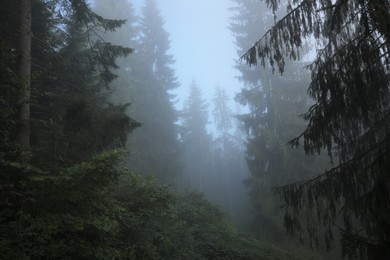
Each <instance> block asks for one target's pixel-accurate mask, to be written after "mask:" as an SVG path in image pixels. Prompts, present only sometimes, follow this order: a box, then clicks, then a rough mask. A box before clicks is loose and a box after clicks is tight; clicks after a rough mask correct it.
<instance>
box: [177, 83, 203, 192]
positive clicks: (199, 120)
mask: <svg viewBox="0 0 390 260" xmlns="http://www.w3.org/2000/svg"><path fill="white" fill-rule="evenodd" d="M207 108H208V105H207V103H206V101H205V100H204V99H203V97H202V92H201V89H200V88H199V87H198V86H197V83H196V82H195V80H193V81H192V83H191V85H190V92H189V95H188V98H187V100H186V102H185V103H184V109H183V112H182V116H181V125H182V130H181V133H180V134H181V139H182V144H183V155H182V158H183V166H184V170H183V175H184V176H183V178H184V179H185V181H184V186H189V187H190V188H192V189H196V190H198V191H203V185H204V184H203V182H204V181H205V176H207V174H209V173H210V171H211V165H210V160H211V136H210V135H209V133H208V131H207V124H208V110H207Z"/></svg>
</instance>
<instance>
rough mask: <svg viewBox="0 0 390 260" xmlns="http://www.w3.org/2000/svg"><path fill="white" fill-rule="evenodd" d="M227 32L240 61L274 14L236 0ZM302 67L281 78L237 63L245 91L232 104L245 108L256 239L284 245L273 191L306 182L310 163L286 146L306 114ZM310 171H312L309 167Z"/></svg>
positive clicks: (296, 65)
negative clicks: (247, 111) (228, 31)
mask: <svg viewBox="0 0 390 260" xmlns="http://www.w3.org/2000/svg"><path fill="white" fill-rule="evenodd" d="M235 2H236V7H235V8H233V11H234V13H235V16H234V17H233V18H232V21H231V26H230V28H231V30H232V32H233V34H234V35H235V37H236V45H237V52H238V54H239V55H240V56H241V55H242V53H244V52H245V51H246V49H247V48H248V46H250V45H251V44H252V43H253V42H254V41H255V40H256V39H257V37H258V35H259V33H262V32H261V30H259V27H261V28H264V31H263V33H264V32H265V28H267V26H270V25H271V24H272V22H273V14H272V12H270V11H268V9H267V8H266V3H262V2H259V1H240V0H237V1H235ZM303 66H304V64H303V63H289V64H288V65H286V67H288V68H289V70H288V71H286V73H285V75H284V77H283V78H278V77H276V76H273V75H272V67H271V65H270V64H266V65H265V68H264V69H261V68H259V67H255V66H254V67H248V66H247V65H246V64H243V63H242V62H241V61H240V60H238V61H237V65H236V68H237V69H238V70H239V71H240V74H241V75H240V77H239V79H240V80H241V81H242V83H243V85H244V87H243V89H242V90H241V92H240V93H239V94H238V95H237V97H236V100H237V101H238V102H240V103H241V104H242V105H245V106H247V107H248V108H249V113H247V114H244V115H240V116H239V118H240V120H241V122H242V124H243V125H244V127H245V129H247V131H248V143H247V151H246V153H247V156H246V159H247V164H248V168H249V170H250V172H251V177H250V178H249V179H248V180H247V184H248V186H249V188H250V196H251V200H252V205H253V208H254V214H255V221H256V223H255V227H256V229H255V230H256V232H257V233H258V235H260V236H261V237H263V238H264V239H272V240H273V241H275V242H278V243H281V242H286V241H285V240H284V236H283V230H282V229H283V226H282V225H281V224H280V221H278V219H279V217H280V215H281V211H280V210H278V203H277V201H276V199H275V198H274V197H273V196H272V190H271V188H272V187H273V186H275V185H282V184H285V183H287V182H288V181H290V182H291V181H296V180H298V179H300V178H303V177H307V176H310V175H311V174H312V170H313V168H316V167H315V164H314V162H313V160H310V159H308V158H305V156H304V154H303V153H302V152H300V151H294V150H291V149H289V147H288V146H287V142H288V141H289V139H291V138H292V137H293V136H294V135H295V134H297V133H298V132H299V131H300V130H301V129H302V128H303V127H304V122H303V120H300V119H299V118H298V117H297V115H298V114H300V113H303V112H304V109H305V106H306V104H308V102H309V101H308V98H307V97H306V94H305V88H306V87H305V86H306V85H307V84H308V76H309V75H308V74H304V73H299V70H301V69H302V67H303ZM313 166H314V167H313Z"/></svg>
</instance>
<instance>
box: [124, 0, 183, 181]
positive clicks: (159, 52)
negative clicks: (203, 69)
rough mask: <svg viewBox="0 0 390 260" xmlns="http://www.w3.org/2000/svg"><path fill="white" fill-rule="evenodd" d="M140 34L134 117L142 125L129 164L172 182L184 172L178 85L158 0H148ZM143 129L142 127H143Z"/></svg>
mask: <svg viewBox="0 0 390 260" xmlns="http://www.w3.org/2000/svg"><path fill="white" fill-rule="evenodd" d="M140 19H141V20H140V26H139V27H140V28H139V29H140V36H139V41H138V44H137V45H136V46H135V48H136V50H137V51H136V53H135V54H134V56H135V57H134V58H135V59H136V61H137V64H135V66H134V67H132V68H131V72H132V73H133V75H136V82H135V85H134V92H133V98H134V100H132V104H133V105H132V106H133V113H134V117H135V118H137V120H138V121H140V122H141V124H142V127H141V128H140V130H139V131H136V132H135V133H134V135H133V136H132V137H131V138H130V144H129V146H130V148H131V149H132V152H131V154H130V164H129V167H130V168H131V169H133V170H135V171H136V172H138V173H143V174H157V175H159V176H160V177H161V180H162V181H163V182H171V181H173V180H174V178H175V177H176V176H177V174H178V173H179V171H180V165H179V163H178V161H177V157H178V154H179V141H178V129H177V125H176V123H177V120H178V117H177V112H176V111H175V109H174V106H173V102H174V98H175V97H174V96H173V95H172V93H171V92H170V91H172V90H174V89H175V88H176V87H178V82H177V80H176V77H175V72H174V70H173V68H172V65H173V64H174V60H173V57H172V55H170V54H168V51H169V35H168V33H167V32H166V31H165V30H164V28H163V25H164V21H163V17H162V16H161V14H160V12H159V10H158V6H157V3H156V1H154V0H147V1H145V4H144V6H143V8H142V13H141V18H140ZM141 129H142V130H141Z"/></svg>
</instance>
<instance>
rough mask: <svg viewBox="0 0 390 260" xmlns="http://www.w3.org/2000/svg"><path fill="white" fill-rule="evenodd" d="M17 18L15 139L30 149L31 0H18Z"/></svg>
mask: <svg viewBox="0 0 390 260" xmlns="http://www.w3.org/2000/svg"><path fill="white" fill-rule="evenodd" d="M19 4H20V18H19V26H20V27H19V54H20V60H19V68H18V69H19V70H18V75H19V79H20V87H21V89H20V94H19V100H18V105H19V111H18V112H19V113H18V120H19V128H18V132H17V141H18V143H19V144H20V145H21V146H22V148H23V149H25V150H29V149H30V95H31V88H30V81H31V37H32V32H31V0H20V1H19Z"/></svg>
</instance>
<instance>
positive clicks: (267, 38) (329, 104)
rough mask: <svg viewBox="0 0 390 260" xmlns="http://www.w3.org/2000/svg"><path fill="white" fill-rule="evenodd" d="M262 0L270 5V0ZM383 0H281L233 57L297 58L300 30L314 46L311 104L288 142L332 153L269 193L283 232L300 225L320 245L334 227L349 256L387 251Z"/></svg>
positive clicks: (279, 61)
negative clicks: (278, 200)
mask: <svg viewBox="0 0 390 260" xmlns="http://www.w3.org/2000/svg"><path fill="white" fill-rule="evenodd" d="M267 3H268V4H269V6H270V7H271V8H272V9H273V10H274V11H276V10H278V8H279V6H280V1H278V0H270V1H267ZM389 5H390V2H389V1H387V0H370V1H368V0H367V1H366V0H362V1H349V0H343V1H308V0H302V1H289V2H288V4H287V14H286V15H285V16H284V17H283V18H281V19H280V20H279V21H278V22H277V23H276V24H275V25H274V26H273V27H272V28H270V30H269V31H267V32H265V34H264V35H263V36H262V37H261V38H260V40H258V41H257V42H256V44H255V45H254V46H253V47H252V48H250V49H249V50H248V52H247V53H246V54H245V55H244V56H243V58H244V59H245V60H246V61H247V62H248V63H250V64H252V65H253V64H257V61H260V63H261V64H262V65H265V64H267V61H269V63H270V64H271V66H272V67H275V68H278V69H279V72H281V73H283V72H284V67H285V58H286V57H291V58H294V59H295V58H299V56H297V53H299V50H300V49H301V48H302V43H303V42H304V40H305V38H309V37H312V38H313V39H314V40H315V41H316V44H317V46H319V49H318V50H316V58H315V60H314V62H313V63H312V64H311V65H310V66H309V69H310V71H311V83H310V86H309V89H308V93H309V94H310V96H311V97H312V98H313V99H314V101H315V103H314V104H313V105H312V106H311V108H310V109H309V110H308V112H307V113H306V114H305V119H306V120H308V126H307V128H306V129H305V130H304V131H303V133H302V134H301V135H299V137H297V138H295V139H293V140H292V141H291V144H292V145H294V146H298V145H299V144H300V141H301V139H303V148H304V150H305V151H306V153H308V154H313V153H318V152H320V151H321V149H323V148H326V149H327V150H328V154H329V155H330V156H332V157H333V158H337V159H338V161H336V166H335V167H334V168H332V169H331V170H329V171H326V172H324V173H323V174H321V175H319V176H318V177H316V178H313V179H311V180H308V181H303V182H298V183H295V184H292V185H287V186H283V187H280V188H277V189H276V192H277V193H279V194H280V195H282V197H283V199H284V201H285V202H286V204H287V205H286V206H287V207H286V215H285V225H286V227H287V230H288V231H289V232H290V233H294V232H299V233H302V232H303V231H304V230H305V228H304V227H305V226H306V227H308V228H307V229H306V231H308V233H309V235H310V238H311V242H312V243H313V244H318V242H319V241H321V240H322V241H324V242H325V244H326V245H327V246H328V248H329V247H330V245H331V242H332V240H333V239H334V235H333V234H334V227H337V228H338V229H339V230H340V231H341V233H342V238H341V241H342V246H343V256H348V257H350V258H353V259H358V258H361V259H387V258H389V257H390V251H389V249H388V248H389V247H388V245H389V234H390V225H389V221H388V219H389V216H390V199H389V198H390V196H389V193H390V189H389V185H388V183H389V174H388V172H389V163H388V162H389V155H390V153H389V147H390V143H389V102H388V100H389V94H390V93H389V92H390V88H389V61H390V57H389V49H390V42H389V37H390V30H389V28H390V26H389V23H390V22H389V21H390V8H389ZM300 214H304V215H305V216H306V218H305V221H306V224H303V223H302V222H303V221H302V220H301V219H300V218H299V216H300ZM321 226H322V227H323V228H324V229H325V230H326V232H325V236H324V237H323V238H321V237H320V236H319V233H318V227H321Z"/></svg>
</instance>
